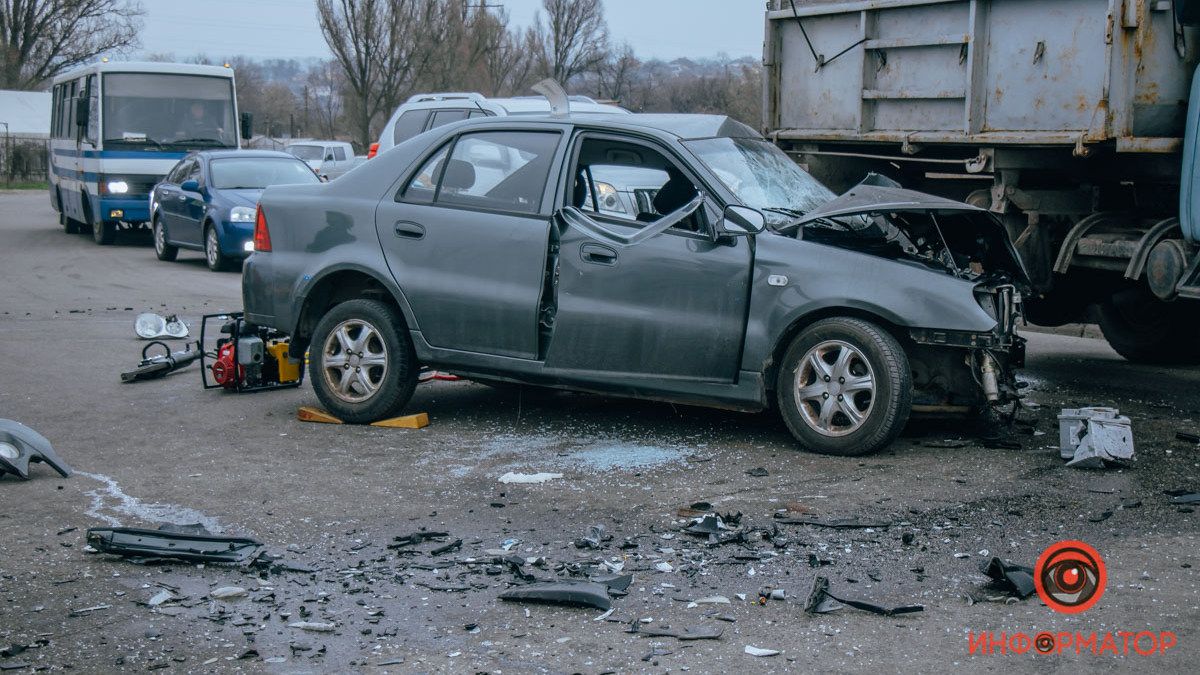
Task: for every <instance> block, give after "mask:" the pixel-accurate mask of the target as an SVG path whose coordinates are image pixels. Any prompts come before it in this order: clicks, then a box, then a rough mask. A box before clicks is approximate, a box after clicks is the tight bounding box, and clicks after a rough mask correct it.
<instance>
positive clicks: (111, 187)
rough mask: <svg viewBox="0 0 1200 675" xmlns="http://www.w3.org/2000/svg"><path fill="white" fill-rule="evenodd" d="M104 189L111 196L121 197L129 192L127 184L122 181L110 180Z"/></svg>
mask: <svg viewBox="0 0 1200 675" xmlns="http://www.w3.org/2000/svg"><path fill="white" fill-rule="evenodd" d="M104 187H105V189H106V190H108V193H109V194H111V195H123V194H126V193H127V192H129V183H126V182H125V181H123V180H110V181H108V182H107V183H106V184H105V185H104Z"/></svg>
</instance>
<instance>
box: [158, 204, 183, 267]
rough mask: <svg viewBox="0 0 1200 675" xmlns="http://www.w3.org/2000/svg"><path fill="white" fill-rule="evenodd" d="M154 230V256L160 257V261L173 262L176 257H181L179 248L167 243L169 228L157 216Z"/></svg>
mask: <svg viewBox="0 0 1200 675" xmlns="http://www.w3.org/2000/svg"><path fill="white" fill-rule="evenodd" d="M152 223H153V224H152V227H153V228H154V255H156V256H158V259H159V260H163V261H166V262H171V261H172V260H174V259H175V256H177V255H179V247H178V246H172V245H170V244H168V243H167V228H166V226H165V225H163V224H162V218H161V217H160V216H159V215H158V214H155V216H154V220H153V221H152Z"/></svg>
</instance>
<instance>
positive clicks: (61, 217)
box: [54, 190, 83, 234]
mask: <svg viewBox="0 0 1200 675" xmlns="http://www.w3.org/2000/svg"><path fill="white" fill-rule="evenodd" d="M54 199H55V202H56V203H57V204H58V224H59V225H62V228H63V230H64V231H66V233H67V234H79V233H81V232H83V228H82V227H81V226H82V223H80V222H79V221H78V220H75V219H74V218H72V217H70V216H68V215H67V209H66V207H64V206H63V200H62V193H61V192H59V191H57V190H56V191H55V193H54Z"/></svg>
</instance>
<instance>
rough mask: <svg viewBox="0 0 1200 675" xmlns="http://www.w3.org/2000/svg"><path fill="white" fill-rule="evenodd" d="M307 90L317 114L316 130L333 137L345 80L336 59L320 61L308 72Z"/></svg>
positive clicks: (335, 132) (324, 135)
mask: <svg viewBox="0 0 1200 675" xmlns="http://www.w3.org/2000/svg"><path fill="white" fill-rule="evenodd" d="M307 81H308V90H309V91H310V92H311V95H312V99H313V107H314V109H315V110H316V115H317V131H318V132H319V135H321V136H323V137H324V138H334V137H335V135H336V134H337V131H338V126H339V125H338V122H339V118H341V116H342V87H343V86H344V85H345V81H344V79H343V77H342V73H341V70H340V69H339V68H338V64H337V62H336V61H333V60H329V61H322V62H321V63H320V64H318V65H316V66H314V67H313V68H312V69H311V70H310V71H309V73H308V80H307Z"/></svg>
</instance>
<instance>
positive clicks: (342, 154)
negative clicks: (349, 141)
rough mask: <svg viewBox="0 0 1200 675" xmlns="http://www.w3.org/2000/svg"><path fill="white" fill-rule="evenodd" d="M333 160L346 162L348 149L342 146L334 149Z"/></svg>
mask: <svg viewBox="0 0 1200 675" xmlns="http://www.w3.org/2000/svg"><path fill="white" fill-rule="evenodd" d="M333 158H334V159H335V160H336V161H339V162H344V161H346V149H345V148H343V147H341V146H338V147H336V148H334V149H333Z"/></svg>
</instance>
